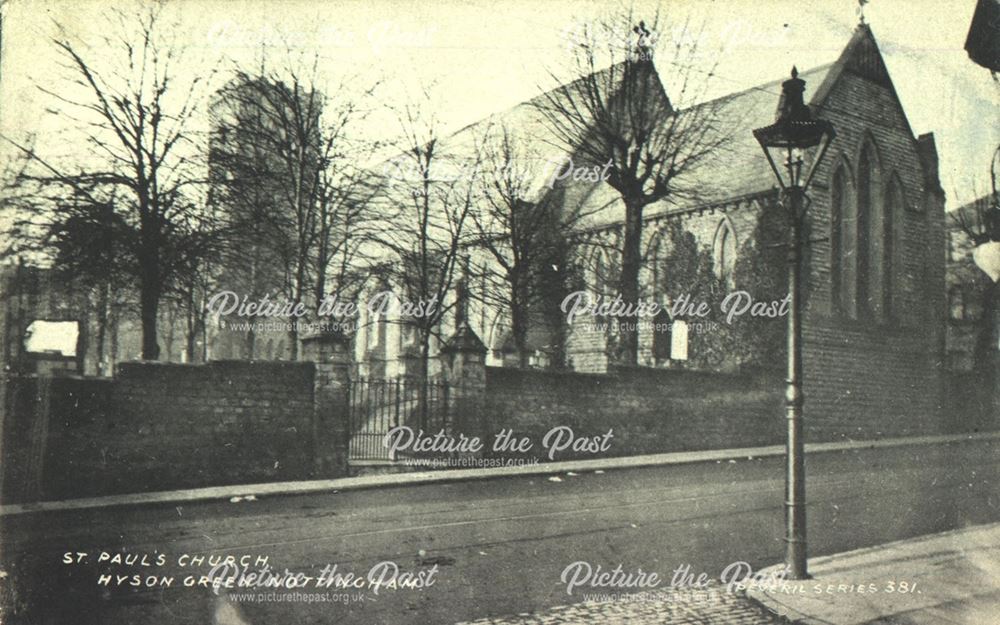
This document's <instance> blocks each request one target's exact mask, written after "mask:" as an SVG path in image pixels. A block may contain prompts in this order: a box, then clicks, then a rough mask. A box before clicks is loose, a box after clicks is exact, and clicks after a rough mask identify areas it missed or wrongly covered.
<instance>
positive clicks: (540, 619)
mask: <svg viewBox="0 0 1000 625" xmlns="http://www.w3.org/2000/svg"><path fill="white" fill-rule="evenodd" d="M809 567H810V574H811V579H809V580H806V581H790V580H789V581H776V582H772V583H768V584H766V585H762V586H758V587H750V588H741V587H739V586H738V585H737V586H731V587H730V586H723V585H721V584H720V583H719V582H718V581H713V582H712V584H711V585H710V586H709V587H707V588H704V589H698V590H693V589H683V588H681V589H674V588H668V589H665V590H663V591H659V592H640V593H618V596H615V594H614V593H612V594H607V595H605V597H604V598H598V599H597V600H589V601H584V602H582V603H578V604H574V605H566V606H559V607H555V608H550V609H548V610H544V611H541V612H535V613H521V614H515V615H510V616H505V617H496V618H484V619H478V620H475V621H466V622H463V623H460V624H458V625H557V624H582V623H608V624H617V623H630V624H635V625H665V624H669V625H695V624H698V625H702V624H716V623H718V624H719V625H723V624H724V625H772V624H773V625H779V624H788V623H792V624H794V625H958V624H960V625H996V624H998V623H1000V523H994V524H990V525H981V526H976V527H971V528H967V529H962V530H955V531H950V532H944V533H940V534H933V535H930V536H924V537H920V538H915V539H910V540H903V541H896V542H891V543H887V544H884V545H879V546H877V547H869V548H866V549H858V550H855V551H848V552H845V553H839V554H835V555H830V556H825V557H822V558H814V559H812V560H810V561H809ZM783 570H784V566H783V565H776V566H773V567H769V568H766V569H763V570H762V571H760V572H759V573H758V576H759V577H758V578H759V579H761V580H774V579H775V577H778V578H780V577H781V575H782V572H783Z"/></svg>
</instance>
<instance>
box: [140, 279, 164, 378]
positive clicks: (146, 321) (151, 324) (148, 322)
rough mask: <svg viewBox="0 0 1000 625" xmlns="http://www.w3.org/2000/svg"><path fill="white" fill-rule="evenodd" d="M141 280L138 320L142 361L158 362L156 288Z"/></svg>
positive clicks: (157, 291) (157, 305)
mask: <svg viewBox="0 0 1000 625" xmlns="http://www.w3.org/2000/svg"><path fill="white" fill-rule="evenodd" d="M149 282H150V281H149V280H148V279H147V280H143V283H142V285H141V287H140V293H139V307H140V320H141V321H142V359H143V360H158V359H159V358H160V346H159V344H157V342H156V321H157V319H156V316H157V312H158V311H159V305H160V295H159V289H158V287H156V286H154V285H152V284H150V283H149Z"/></svg>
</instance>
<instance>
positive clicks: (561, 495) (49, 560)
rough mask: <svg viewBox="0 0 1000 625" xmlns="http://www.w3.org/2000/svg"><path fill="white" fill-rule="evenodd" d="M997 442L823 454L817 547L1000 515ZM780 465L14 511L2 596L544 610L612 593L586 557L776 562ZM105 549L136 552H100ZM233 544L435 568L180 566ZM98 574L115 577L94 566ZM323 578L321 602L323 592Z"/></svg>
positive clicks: (106, 607)
mask: <svg viewBox="0 0 1000 625" xmlns="http://www.w3.org/2000/svg"><path fill="white" fill-rule="evenodd" d="M998 447H1000V444H998V442H996V441H980V442H965V443H952V444H948V445H937V446H927V445H922V446H909V447H900V448H889V449H877V450H864V451H849V452H835V453H824V454H812V455H810V456H809V457H808V459H807V472H808V491H807V498H808V502H809V504H808V515H809V516H808V523H809V528H808V529H809V549H810V555H822V554H828V553H836V552H841V551H845V550H848V549H853V548H857V547H863V546H869V545H875V544H881V543H884V542H888V541H892V540H897V539H902V538H908V537H912V536H916V535H921V534H927V533H932V532H938V531H943V530H947V529H951V528H956V527H964V526H968V525H973V524H977V523H984V522H988V521H995V520H1000V490H998V488H997V484H998V477H1000V461H998V460H997V457H998V456H997V451H998V449H997V448H998ZM782 476H783V461H782V459H781V458H767V459H742V460H739V461H729V462H719V463H716V462H714V461H713V462H711V463H702V464H691V465H675V466H669V467H650V468H640V469H623V470H608V471H605V472H603V473H593V472H590V473H583V474H579V475H569V474H565V473H564V474H560V475H557V476H555V478H556V479H552V478H549V477H545V476H542V477H537V476H533V477H522V478H505V479H497V480H490V481H476V482H460V483H453V484H436V485H426V486H408V487H400V488H380V489H372V490H364V491H350V492H343V493H329V494H323V495H307V496H306V495H303V496H285V497H271V498H262V499H260V500H256V501H238V502H212V503H198V504H189V505H182V506H145V507H138V508H118V509H105V510H92V511H85V512H72V513H70V512H66V513H56V514H49V513H46V514H44V515H22V516H16V517H8V518H5V519H3V526H2V528H0V530H2V533H0V536H2V543H0V547H2V549H3V552H2V558H3V562H4V573H5V574H6V575H7V578H6V579H3V580H0V581H2V582H5V583H6V584H5V585H4V586H0V588H2V589H3V594H4V596H3V597H0V601H2V602H3V603H5V604H6V605H7V606H8V611H7V614H6V617H7V620H6V621H4V622H11V623H16V622H19V618H20V617H21V616H23V615H27V614H29V613H30V615H31V617H32V618H33V619H35V620H33V621H32V622H35V623H38V622H41V623H70V622H72V623H81V624H84V623H98V622H99V623H156V624H158V625H168V624H172V623H178V624H180V623H199V624H204V623H210V622H218V623H249V624H253V625H256V624H261V625H273V624H275V623H338V624H344V623H348V624H349V623H420V624H427V623H456V622H460V621H467V620H475V619H482V618H486V617H495V616H502V615H508V614H517V613H525V612H532V611H538V610H543V609H547V608H550V607H552V606H558V605H565V604H574V603H578V602H581V601H584V600H585V599H587V598H591V599H592V598H593V597H591V596H590V594H591V593H593V592H595V591H596V592H601V591H607V589H606V588H605V589H602V588H591V587H589V586H588V585H587V584H586V583H584V584H581V585H580V586H579V587H576V588H574V589H572V593H571V594H568V593H567V585H566V583H564V582H563V581H561V579H560V577H561V575H562V573H563V572H564V570H565V569H566V568H567V567H568V566H570V565H571V564H573V563H574V562H585V563H587V566H590V567H591V568H596V567H597V566H600V567H602V569H603V570H604V571H610V570H612V569H614V568H615V567H617V566H618V565H621V567H622V569H621V570H622V571H623V572H625V573H628V572H633V573H636V572H638V571H639V570H640V569H641V571H642V572H644V573H647V574H648V573H650V572H655V573H657V574H658V575H659V576H660V577H661V578H662V582H661V585H660V588H663V587H664V586H665V585H669V583H670V580H671V577H672V576H673V573H674V571H675V570H676V569H677V568H678V567H684V566H685V565H687V566H688V567H689V568H688V569H687V571H688V572H690V573H693V574H694V577H697V575H699V574H701V573H705V574H707V575H708V576H709V577H712V578H717V577H718V576H719V575H720V574H721V573H722V571H723V570H724V569H725V568H726V567H727V566H728V565H730V564H731V563H734V562H739V561H743V562H746V563H748V564H749V565H750V566H751V567H753V569H759V568H761V567H763V566H766V565H770V564H773V563H775V562H778V561H780V560H781V559H782V558H783V543H782V540H781V537H782V533H783V527H782V524H783V516H782V515H783V511H782V490H783V482H782V480H783V477H782ZM102 551H103V552H106V553H107V556H108V557H109V558H110V557H111V555H112V554H116V553H119V552H121V553H124V554H128V555H129V558H136V559H137V561H136V562H133V563H132V564H133V566H126V565H124V564H122V565H117V564H115V565H112V564H111V563H110V562H107V561H105V562H102V563H97V562H96V560H97V559H98V558H100V554H101V552H102ZM67 553H69V554H71V555H69V556H66V555H65V554H67ZM77 553H86V554H87V555H86V556H77V555H75V554H77ZM226 555H232V556H234V557H235V558H240V557H245V558H248V559H253V562H252V563H251V570H252V569H254V568H255V567H256V568H259V566H257V565H259V562H257V561H256V559H257V558H264V557H266V558H267V559H268V562H267V565H268V566H269V567H271V569H272V570H273V571H275V572H281V571H283V570H285V569H287V570H288V572H289V574H299V573H301V574H302V575H304V576H306V575H307V576H311V577H313V578H314V580H315V578H318V577H319V575H320V574H321V573H322V572H323V569H324V568H326V570H327V572H328V574H329V573H330V572H331V570H332V567H333V565H336V569H335V571H336V572H337V573H340V574H341V577H340V578H338V579H339V582H343V580H344V579H348V578H346V576H347V575H348V574H352V573H353V574H355V575H359V576H362V577H364V576H367V575H368V573H369V571H370V570H371V569H372V568H373V567H376V566H378V565H379V563H384V562H391V563H392V564H391V565H388V564H383V565H382V567H383V568H382V569H381V570H382V571H387V570H389V569H391V567H392V566H396V567H399V570H400V571H401V572H402V573H404V574H406V575H405V577H406V580H408V582H410V583H413V584H414V585H415V583H414V582H413V580H416V579H423V583H422V584H421V586H422V587H419V588H417V587H409V588H398V587H397V588H395V589H393V588H390V587H388V586H383V587H382V588H381V589H380V591H379V592H378V593H377V594H375V593H374V592H373V588H372V587H371V585H368V586H367V587H365V588H362V589H357V588H346V589H345V588H338V587H337V586H336V585H334V586H333V587H332V590H321V591H316V590H315V589H314V588H307V589H303V590H304V593H300V594H299V595H294V596H293V595H292V594H286V595H285V596H281V597H279V596H277V595H276V594H275V593H274V591H273V590H268V589H265V591H267V592H270V593H271V596H270V597H265V596H263V594H262V595H261V596H260V597H257V598H253V597H249V594H248V595H243V594H240V593H243V592H244V590H245V589H244V590H241V589H229V590H226V589H223V590H222V591H221V594H219V595H216V594H214V593H213V592H212V591H211V590H209V589H207V588H199V587H197V585H196V586H195V587H184V585H183V580H184V579H185V578H187V577H190V578H192V579H195V580H196V581H197V579H198V578H203V577H206V576H207V573H208V571H209V566H208V564H201V565H200V566H196V565H194V564H192V559H191V558H192V556H195V557H196V556H203V557H205V558H206V562H207V560H208V558H209V557H212V558H220V557H224V556H226ZM140 556H145V563H146V564H147V565H148V566H143V564H142V563H143V560H142V559H141V557H140ZM161 556H162V558H161ZM181 556H186V558H181ZM64 558H65V559H67V560H72V561H73V563H70V564H66V563H64ZM77 560H79V561H77ZM161 561H162V562H163V564H162V565H160V564H159V562H161ZM248 561H249V560H244V562H248ZM194 562H198V561H197V560H194ZM581 566H582V565H581ZM101 574H106V575H112V578H111V579H112V581H110V582H107V581H106V582H105V583H104V584H103V585H101V584H98V575H101ZM132 574H138V575H139V576H140V579H141V580H142V584H145V583H146V582H147V581H151V582H152V583H154V584H157V583H163V582H162V579H163V578H172V580H173V581H172V582H171V585H170V586H169V587H167V588H164V587H162V586H161V587H158V588H138V589H136V588H132V587H131V586H130V585H129V584H130V583H131V578H130V576H131V575H132ZM117 575H121V576H122V577H124V578H125V581H124V582H123V584H122V585H121V586H119V585H118V582H117V581H116V580H119V579H120V578H118V577H116V576H117ZM106 579H107V578H106ZM245 579H246V578H245ZM327 579H329V575H328V577H327ZM382 579H383V580H388V579H390V578H388V577H383V578H382ZM397 579H398V580H399V579H400V578H397ZM156 580H161V581H159V582H158V581H156ZM431 580H433V581H431ZM202 581H204V580H202ZM339 582H338V583H339ZM427 582H431V583H427ZM611 590H614V589H611ZM298 591H299V589H296V592H298ZM281 593H288V591H286V590H282V591H281ZM281 593H278V594H281ZM237 594H240V597H242V599H241V600H240V601H239V602H238V603H234V601H233V600H234V595H237ZM305 594H309V595H310V596H311V598H310V599H306V597H305V596H304V595H305ZM319 594H324V597H325V598H324V599H323V600H322V602H319V601H318V600H317V601H316V602H312V600H314V599H316V596H317V595H319ZM227 595H228V596H227ZM15 610H16V612H15ZM213 619H214V621H213Z"/></svg>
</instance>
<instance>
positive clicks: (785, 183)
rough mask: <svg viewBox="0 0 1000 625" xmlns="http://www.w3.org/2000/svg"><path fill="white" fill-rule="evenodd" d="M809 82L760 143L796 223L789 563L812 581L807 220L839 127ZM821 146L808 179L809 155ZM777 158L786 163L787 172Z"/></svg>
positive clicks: (797, 88) (795, 79)
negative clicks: (813, 96) (805, 335)
mask: <svg viewBox="0 0 1000 625" xmlns="http://www.w3.org/2000/svg"><path fill="white" fill-rule="evenodd" d="M805 85H806V82H805V81H804V80H802V79H801V78H799V75H798V70H796V69H795V68H794V67H793V68H792V77H791V78H790V79H789V80H786V81H785V82H784V83H782V85H781V102H780V105H779V110H778V119H777V120H776V121H775V122H774V123H773V124H771V125H770V126H765V127H763V128H757V129H756V130H754V131H753V134H754V137H755V138H756V139H757V141H758V143H760V146H761V148H762V149H763V150H764V155H765V156H766V157H767V162H768V164H770V166H771V170H772V171H773V172H774V175H775V177H776V178H777V179H778V185H779V187H780V188H781V191H782V196H783V199H784V203H785V207H786V210H787V211H788V217H789V222H790V227H789V233H788V295H789V308H788V379H787V386H786V388H785V416H786V419H787V427H788V433H787V438H786V440H785V541H786V552H785V563H786V565H787V568H788V574H789V576H790V578H791V579H807V578H808V576H809V574H808V571H807V567H806V482H805V449H804V441H803V436H802V407H803V405H804V403H805V396H804V395H803V393H802V301H801V300H802V290H801V289H802V245H803V241H802V220H803V218H804V217H805V209H806V207H807V206H808V202H809V198H808V197H807V196H806V189H807V188H808V187H809V183H810V182H812V178H813V176H814V175H815V173H816V170H817V166H818V165H819V163H820V161H822V160H823V157H824V156H825V155H826V152H827V149H828V148H829V147H830V142H831V141H833V138H834V136H835V133H834V130H833V125H832V124H830V122H827V121H824V120H822V119H814V118H813V116H812V111H810V110H809V107H808V106H807V105H806V104H805V102H804V100H803V93H804V92H805ZM817 146H819V152H818V154H816V157H815V158H813V159H812V162H811V163H810V165H809V168H808V171H807V172H806V173H805V175H804V176H803V168H804V167H805V164H806V159H807V157H808V156H809V155H808V153H807V152H809V151H812V148H816V147H817ZM775 155H778V156H779V158H783V163H782V165H783V167H784V172H782V169H781V168H779V167H778V165H777V164H776V163H775Z"/></svg>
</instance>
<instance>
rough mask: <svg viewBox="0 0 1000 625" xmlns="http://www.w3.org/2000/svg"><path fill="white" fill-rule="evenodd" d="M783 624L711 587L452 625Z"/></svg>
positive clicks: (738, 595)
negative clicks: (593, 624)
mask: <svg viewBox="0 0 1000 625" xmlns="http://www.w3.org/2000/svg"><path fill="white" fill-rule="evenodd" d="M588 623H604V624H607V625H619V624H622V625H625V624H628V625H783V624H785V623H787V621H785V620H782V619H781V618H779V617H776V616H775V615H773V614H771V613H770V612H768V611H767V610H766V609H765V608H763V607H761V606H759V605H757V604H756V603H754V602H752V601H750V600H748V599H747V598H746V597H744V596H743V595H742V594H741V593H736V592H729V591H727V590H726V589H725V588H724V587H721V586H720V585H718V584H717V583H713V584H711V585H710V586H709V587H708V588H705V589H701V590H691V589H680V590H674V589H669V590H664V591H661V592H657V593H637V596H634V597H631V598H627V599H609V600H604V601H601V600H597V601H584V602H583V603H577V604H575V605H566V606H560V607H557V608H551V609H548V610H545V611H543V612H537V613H522V614H516V615H513V616H508V617H499V618H484V619H478V620H475V621H465V622H462V623H458V624H456V625H585V624H588Z"/></svg>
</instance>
